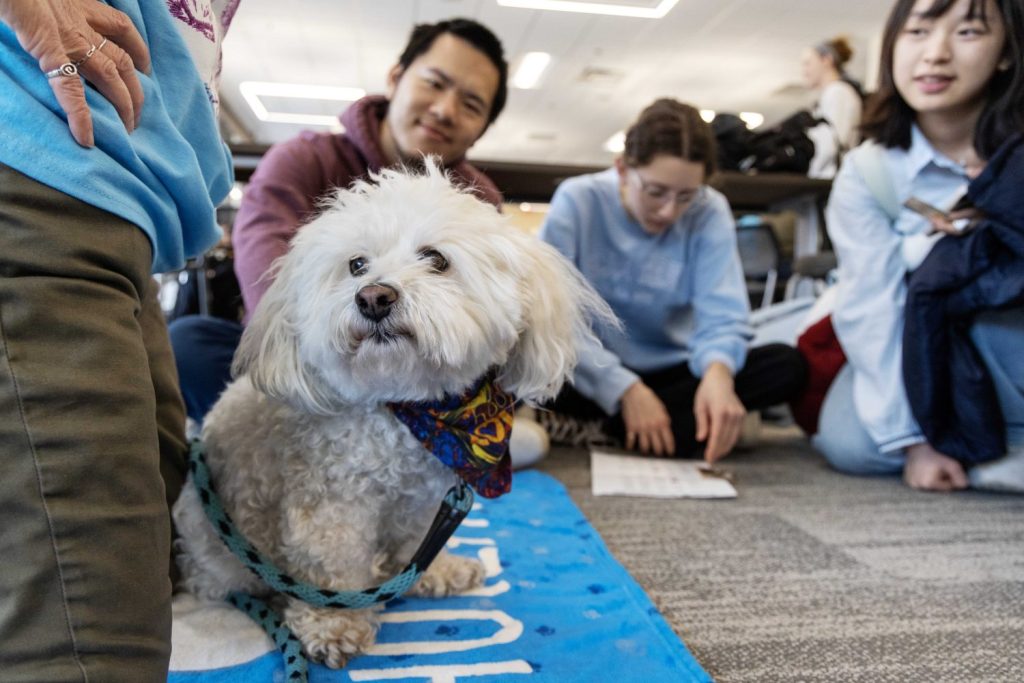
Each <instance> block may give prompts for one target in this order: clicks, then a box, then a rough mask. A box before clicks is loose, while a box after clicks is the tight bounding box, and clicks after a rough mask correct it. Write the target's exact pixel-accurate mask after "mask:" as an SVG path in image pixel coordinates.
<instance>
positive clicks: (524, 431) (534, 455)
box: [508, 408, 551, 470]
mask: <svg viewBox="0 0 1024 683" xmlns="http://www.w3.org/2000/svg"><path fill="white" fill-rule="evenodd" d="M527 411H530V412H527ZM550 448H551V441H550V440H549V439H548V433H547V431H546V430H545V429H544V428H543V427H541V426H540V425H539V424H537V421H536V420H534V419H533V417H532V409H530V408H526V409H520V410H518V411H516V414H515V417H514V418H513V420H512V437H511V438H510V439H509V444H508V450H509V455H510V456H511V457H512V469H514V470H520V469H522V468H524V467H530V466H531V465H534V464H536V463H537V462H539V461H541V460H542V459H543V458H544V456H545V455H547V454H548V450H549V449H550Z"/></svg>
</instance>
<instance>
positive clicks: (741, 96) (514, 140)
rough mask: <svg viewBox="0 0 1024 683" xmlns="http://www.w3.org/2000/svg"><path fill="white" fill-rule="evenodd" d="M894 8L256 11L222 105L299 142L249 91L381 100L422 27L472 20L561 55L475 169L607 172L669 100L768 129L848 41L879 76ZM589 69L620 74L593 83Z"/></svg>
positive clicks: (491, 137)
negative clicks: (608, 147) (834, 43)
mask: <svg viewBox="0 0 1024 683" xmlns="http://www.w3.org/2000/svg"><path fill="white" fill-rule="evenodd" d="M891 1H892V0H858V2H849V0H680V2H679V3H678V4H677V5H676V6H675V7H674V8H673V9H672V11H671V12H670V13H669V14H668V15H666V16H665V17H664V18H662V19H659V20H651V19H632V18H619V17H608V16H595V15H585V14H574V13H566V12H544V11H539V10H524V9H516V8H509V7H501V6H499V5H498V4H497V3H496V2H495V1H494V0H304V1H303V2H301V3H296V2H291V3H281V2H279V0H244V2H243V3H242V4H241V8H240V10H239V12H238V14H237V15H236V17H235V20H234V23H233V25H232V28H231V32H230V33H229V37H228V40H227V41H226V42H225V58H224V69H223V80H222V97H223V98H224V100H225V101H226V102H227V103H228V104H229V106H230V107H231V108H232V109H233V110H234V111H235V113H236V114H237V115H238V117H239V118H240V119H241V121H242V122H243V124H244V125H247V126H249V128H250V130H251V131H252V132H253V134H254V136H255V137H256V138H257V139H258V140H259V141H263V142H275V141H280V140H284V139H288V138H289V137H292V136H294V135H296V134H297V133H298V131H299V130H300V128H299V127H298V126H294V125H291V124H266V123H261V122H259V121H257V120H256V118H255V116H254V115H252V113H251V112H250V111H249V110H248V106H247V105H246V104H245V102H244V101H243V100H242V98H241V96H240V94H239V93H238V84H239V83H241V82H242V81H247V80H270V81H275V80H276V81H284V82H292V83H316V84H322V85H338V86H354V87H360V88H363V89H365V90H367V91H368V92H382V91H383V89H384V86H385V83H386V81H385V77H386V74H387V70H388V69H389V68H390V66H391V65H393V64H394V63H395V61H396V60H397V58H398V55H399V53H400V52H401V50H402V48H403V47H404V44H405V41H406V39H407V37H408V34H409V31H410V30H411V29H412V26H413V25H414V24H415V23H419V22H425V21H436V20H439V19H443V18H450V17H454V16H466V17H470V18H475V19H477V20H479V21H481V22H482V23H484V24H485V25H487V26H488V27H490V28H491V29H492V30H493V31H494V32H495V33H496V34H497V35H498V37H499V38H501V40H502V42H503V44H504V47H505V51H506V54H507V56H508V58H509V59H510V61H513V60H515V59H516V58H517V57H518V56H520V55H521V54H522V53H523V52H526V51H530V50H541V51H544V52H549V53H551V54H552V55H553V60H552V64H551V66H550V67H549V70H548V72H547V73H546V74H545V76H544V78H543V80H542V82H541V84H540V87H539V88H538V89H536V90H529V91H523V90H512V91H510V95H509V101H508V105H507V107H506V109H505V112H504V113H503V114H502V116H501V117H500V118H499V120H498V121H497V122H495V124H494V125H493V126H491V128H490V129H489V130H488V131H487V133H486V134H485V136H484V137H483V139H481V140H480V141H479V142H478V143H477V145H476V147H474V149H473V150H472V152H471V157H473V158H484V159H489V160H494V161H523V162H536V163H544V162H547V163H564V164H603V163H608V162H609V161H610V160H611V154H609V153H608V152H606V151H605V150H604V149H603V148H602V145H603V144H604V141H605V140H607V138H608V137H609V136H610V135H611V134H612V133H614V132H615V131H617V130H621V129H622V128H623V127H624V126H626V125H628V123H629V122H630V121H631V120H633V118H635V116H636V114H637V113H638V112H639V110H640V109H641V108H642V107H644V106H645V105H647V104H649V103H650V101H652V100H653V99H654V98H656V97H659V96H672V97H677V98H679V99H682V100H684V101H689V102H691V103H693V104H696V105H698V106H700V107H703V108H712V109H716V110H719V111H758V112H761V113H763V114H764V115H765V116H766V118H767V120H768V121H769V122H771V121H774V120H778V119H780V118H782V117H783V116H785V115H786V114H788V113H790V112H792V111H793V110H795V109H797V108H800V107H803V106H806V105H807V104H808V103H809V102H810V101H811V100H812V97H813V94H812V93H809V92H805V93H801V92H800V90H799V89H798V88H792V87H787V86H793V85H795V84H798V83H799V72H800V68H799V62H800V53H801V52H802V50H804V49H805V48H806V47H807V46H809V45H812V44H814V43H816V42H818V41H820V40H822V39H825V38H828V37H831V36H834V35H837V34H846V35H847V36H849V38H850V39H851V42H852V43H853V46H854V49H855V55H854V60H853V62H852V63H851V65H850V71H851V73H853V74H854V75H855V76H858V77H861V78H863V77H865V76H866V75H867V73H866V70H867V68H868V67H867V65H869V64H872V65H873V64H876V63H877V61H876V60H875V59H874V58H873V57H874V56H873V55H871V54H869V50H872V49H877V45H878V35H879V33H880V32H881V29H882V25H883V22H884V20H885V17H886V14H887V12H888V10H889V7H890V5H891ZM587 68H599V69H600V68H604V69H610V70H612V71H614V72H618V73H619V74H621V75H620V77H619V78H618V79H614V78H613V79H611V80H610V81H607V82H602V81H601V80H600V79H598V80H597V81H595V82H581V81H580V78H579V77H580V74H581V73H582V72H583V71H584V70H585V69H587ZM867 80H868V81H870V80H871V79H867ZM783 88H785V89H786V93H785V94H784V95H779V94H777V91H779V90H780V89H783ZM297 106H298V105H297ZM323 106H324V105H322V104H318V105H311V107H307V108H308V109H310V110H312V108H313V107H315V108H317V109H316V110H317V111H319V110H320V108H322V107H323ZM344 106H345V105H344V104H343V103H337V107H338V109H341V108H343V107H344ZM300 109H301V107H300Z"/></svg>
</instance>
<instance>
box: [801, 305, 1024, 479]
mask: <svg viewBox="0 0 1024 683" xmlns="http://www.w3.org/2000/svg"><path fill="white" fill-rule="evenodd" d="M971 341H973V342H974V346H975V347H976V348H977V349H978V353H979V354H980V355H981V357H982V359H983V360H984V362H985V365H986V366H987V368H988V371H989V374H990V375H991V377H992V381H993V383H994V384H995V389H996V395H997V396H998V397H999V406H1000V408H1001V409H1002V412H1003V419H1004V421H1005V422H1006V443H1007V446H1008V448H1009V450H1011V451H1013V450H1015V449H1018V448H1021V447H1024V353H1022V352H1021V348H1022V347H1024V309H1020V308H1015V309H1008V310H1004V311H987V312H985V313H981V314H979V315H978V316H977V317H976V318H975V321H974V324H973V325H972V327H971ZM811 443H812V445H813V446H814V447H815V448H816V449H817V450H818V451H820V452H821V453H822V454H823V455H824V456H825V458H826V459H827V460H828V462H829V464H831V465H832V466H833V467H834V468H836V469H837V470H840V471H842V472H848V473H850V474H898V473H899V472H902V471H903V463H904V458H905V456H904V453H903V451H902V450H898V451H892V452H890V453H882V452H881V451H879V450H878V446H876V445H875V442H874V441H873V440H872V439H871V436H870V435H869V434H868V433H867V430H865V429H864V425H862V424H861V422H860V420H859V419H858V417H857V411H856V409H855V407H854V403H853V368H851V367H850V365H849V364H846V365H845V366H843V369H842V371H840V373H839V374H838V375H837V376H836V378H835V380H834V381H833V382H832V386H831V387H829V390H828V394H827V395H826V396H825V402H824V404H823V405H822V407H821V415H820V417H819V419H818V433H817V434H816V435H815V436H814V437H813V438H812V439H811Z"/></svg>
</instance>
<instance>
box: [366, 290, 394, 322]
mask: <svg viewBox="0 0 1024 683" xmlns="http://www.w3.org/2000/svg"><path fill="white" fill-rule="evenodd" d="M396 301H398V290H396V289H395V288H394V287H389V286H388V285H379V284H378V285H367V286H366V287H363V288H362V289H360V290H359V291H358V292H356V306H358V307H359V312H360V313H362V314H363V317H366V318H369V319H370V320H372V321H374V322H380V321H381V320H383V319H384V318H386V317H388V315H389V314H390V313H391V307H392V306H393V305H394V303H395V302H396Z"/></svg>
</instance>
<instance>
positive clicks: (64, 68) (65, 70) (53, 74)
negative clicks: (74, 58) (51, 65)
mask: <svg viewBox="0 0 1024 683" xmlns="http://www.w3.org/2000/svg"><path fill="white" fill-rule="evenodd" d="M44 75H45V76H46V77H47V78H48V79H50V78H73V77H75V76H77V75H78V65H77V64H76V63H74V62H64V63H63V64H61V65H60V66H58V67H57V68H56V69H51V70H49V71H47V72H46V73H45V74H44Z"/></svg>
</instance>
